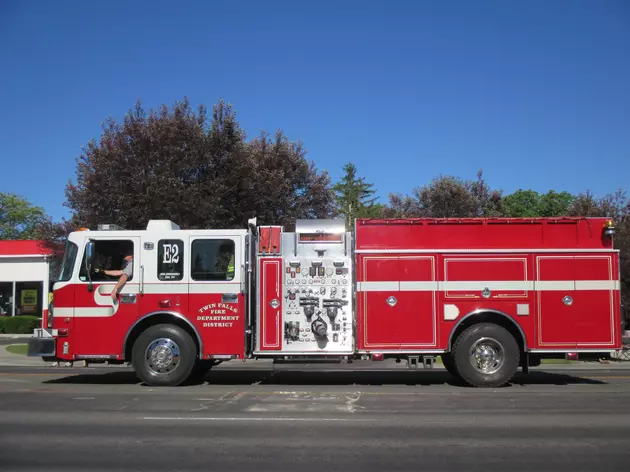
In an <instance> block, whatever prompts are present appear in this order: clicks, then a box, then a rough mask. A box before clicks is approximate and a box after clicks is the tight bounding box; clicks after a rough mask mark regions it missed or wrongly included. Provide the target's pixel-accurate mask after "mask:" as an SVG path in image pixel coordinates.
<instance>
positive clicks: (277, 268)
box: [257, 258, 283, 351]
mask: <svg viewBox="0 0 630 472" xmlns="http://www.w3.org/2000/svg"><path fill="white" fill-rule="evenodd" d="M258 264H259V281H258V290H259V292H258V295H259V300H260V305H259V308H258V330H257V331H258V336H259V338H258V349H259V350H260V351H280V350H281V349H282V332H281V327H282V282H283V280H282V267H283V264H282V258H260V259H259V262H258Z"/></svg>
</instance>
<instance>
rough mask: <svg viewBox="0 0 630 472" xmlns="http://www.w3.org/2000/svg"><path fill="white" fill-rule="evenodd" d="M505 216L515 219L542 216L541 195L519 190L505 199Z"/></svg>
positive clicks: (532, 191)
mask: <svg viewBox="0 0 630 472" xmlns="http://www.w3.org/2000/svg"><path fill="white" fill-rule="evenodd" d="M501 205H502V208H503V213H504V215H505V216H509V217H513V218H522V217H526V218H531V217H536V216H540V214H541V206H540V195H539V194H538V192H535V191H534V190H522V189H519V190H517V191H516V192H514V193H511V194H510V195H506V196H505V197H503V200H502V202H501Z"/></svg>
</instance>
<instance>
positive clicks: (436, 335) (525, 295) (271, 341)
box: [29, 218, 622, 387]
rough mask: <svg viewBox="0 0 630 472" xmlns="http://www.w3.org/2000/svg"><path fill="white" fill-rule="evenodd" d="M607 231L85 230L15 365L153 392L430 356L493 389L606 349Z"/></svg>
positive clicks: (614, 281) (387, 222)
mask: <svg viewBox="0 0 630 472" xmlns="http://www.w3.org/2000/svg"><path fill="white" fill-rule="evenodd" d="M613 234H614V226H613V222H612V221H611V220H609V219H605V218H535V219H532V218H528V219H523V218H521V219H513V218H471V219H461V218H451V219H429V218H420V219H358V220H356V221H355V223H354V230H353V231H347V230H346V228H345V225H344V221H343V220H318V219H312V220H299V221H297V222H296V226H295V229H294V230H293V231H291V232H287V231H285V229H284V228H283V227H281V226H264V225H257V223H256V220H255V219H254V220H251V221H249V223H248V226H247V228H245V229H240V230H232V229H208V230H197V229H194V230H186V229H180V228H179V227H178V226H177V225H176V224H175V223H173V222H171V221H167V220H153V221H150V222H149V223H148V226H147V228H146V229H145V230H134V231H127V230H124V229H121V228H117V227H114V226H111V225H101V226H99V228H98V229H97V230H96V231H91V230H87V229H86V230H82V231H76V232H73V233H71V234H70V235H69V237H68V240H67V246H66V250H65V256H64V259H63V263H62V267H61V271H60V275H59V278H58V280H57V281H56V282H55V284H54V299H53V307H52V309H51V311H50V312H48V313H46V314H45V316H44V318H43V321H42V327H41V329H37V330H36V331H35V333H34V336H33V337H32V338H30V340H29V354H30V355H32V356H40V357H42V358H43V359H44V360H46V361H55V362H69V363H72V362H74V361H78V360H83V361H88V362H108V363H114V364H116V363H130V364H131V365H132V366H133V368H134V370H135V371H136V373H137V375H138V377H139V378H140V379H141V380H142V381H144V382H145V383H147V384H149V385H155V386H158V385H171V386H172V385H180V384H182V383H184V382H186V381H187V380H188V379H191V378H193V377H196V376H199V375H203V374H205V373H207V372H208V370H209V369H210V368H211V367H212V366H213V365H216V364H217V363H220V362H224V361H227V360H240V361H246V360H248V359H262V358H272V359H274V360H281V361H292V360H295V361H298V362H299V361H310V360H313V359H322V360H323V359H327V360H331V361H333V362H352V361H353V360H356V359H361V360H372V361H382V360H384V359H397V360H399V361H401V360H402V361H406V362H407V363H408V365H409V367H411V368H417V367H418V366H419V365H423V366H425V367H426V366H429V367H430V366H432V365H433V361H434V360H435V358H436V357H437V356H440V357H441V358H442V361H443V364H444V366H445V367H446V369H447V370H448V371H449V372H450V373H451V374H453V375H454V376H457V377H459V378H460V379H461V380H462V381H464V382H465V383H467V384H469V385H472V386H477V387H496V386H500V385H503V384H505V383H506V382H508V381H509V380H510V379H511V378H512V376H513V375H514V373H515V372H516V371H517V370H518V368H519V367H520V368H521V369H523V370H524V371H525V372H526V371H527V369H528V367H529V366H532V365H538V364H539V363H540V359H542V358H545V357H558V356H561V357H564V356H565V355H566V353H572V352H578V353H588V354H592V353H603V352H611V351H614V350H617V349H620V348H621V346H622V339H621V333H622V321H621V315H620V304H621V301H620V274H619V253H618V251H617V250H615V249H614V246H613ZM126 255H133V259H132V262H131V263H130V268H131V269H132V271H131V273H130V274H129V277H128V279H127V280H126V281H125V283H124V285H123V286H122V289H121V290H120V291H117V290H116V291H115V290H114V287H115V285H116V283H117V282H118V274H117V273H115V272H114V273H113V274H114V275H116V277H112V276H110V275H107V272H104V269H118V268H120V267H121V264H122V261H123V259H124V257H125V256H126ZM113 292H114V293H113ZM112 293H113V295H112ZM597 355H600V354H597Z"/></svg>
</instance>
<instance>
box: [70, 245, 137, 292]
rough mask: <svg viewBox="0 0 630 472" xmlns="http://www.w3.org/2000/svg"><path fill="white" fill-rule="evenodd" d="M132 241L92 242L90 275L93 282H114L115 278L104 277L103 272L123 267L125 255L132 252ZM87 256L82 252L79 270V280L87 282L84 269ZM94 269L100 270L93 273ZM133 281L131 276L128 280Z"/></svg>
mask: <svg viewBox="0 0 630 472" xmlns="http://www.w3.org/2000/svg"><path fill="white" fill-rule="evenodd" d="M133 249H134V247H133V241H126V240H116V241H104V240H96V241H94V262H93V264H92V273H91V274H90V276H91V278H92V281H93V282H115V281H116V280H117V279H118V278H117V277H110V276H107V275H105V274H104V273H103V272H102V271H103V270H120V269H122V268H123V266H124V259H125V255H126V254H128V253H129V252H130V251H131V252H133ZM86 258H87V255H86V253H85V250H84V251H83V258H82V260H81V268H80V270H79V279H80V280H81V281H84V282H87V281H88V277H87V270H86V268H85V264H86ZM94 269H100V270H101V272H96V273H95V272H94ZM129 280H133V275H132V276H131V277H130V278H129Z"/></svg>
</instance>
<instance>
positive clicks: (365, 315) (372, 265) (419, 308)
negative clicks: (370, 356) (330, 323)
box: [357, 255, 437, 350]
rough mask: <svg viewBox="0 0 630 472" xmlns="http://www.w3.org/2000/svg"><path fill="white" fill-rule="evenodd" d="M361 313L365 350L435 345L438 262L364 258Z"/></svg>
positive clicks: (360, 270)
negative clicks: (436, 264)
mask: <svg viewBox="0 0 630 472" xmlns="http://www.w3.org/2000/svg"><path fill="white" fill-rule="evenodd" d="M359 265H360V267H359V268H358V274H357V277H358V280H359V282H358V284H357V291H358V296H357V313H358V314H359V317H358V334H359V347H360V348H361V349H365V350H375V349H378V350H388V349H413V348H430V347H434V346H435V345H436V343H437V326H436V309H435V308H436V305H435V290H436V288H437V282H436V279H435V258H434V257H433V256H406V255H401V256H397V255H391V256H390V255H386V256H385V255H382V256H381V255H374V256H372V255H369V256H367V255H366V256H361V257H360V259H359Z"/></svg>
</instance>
